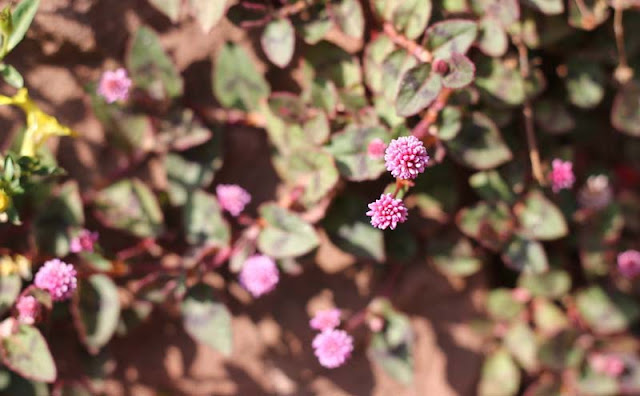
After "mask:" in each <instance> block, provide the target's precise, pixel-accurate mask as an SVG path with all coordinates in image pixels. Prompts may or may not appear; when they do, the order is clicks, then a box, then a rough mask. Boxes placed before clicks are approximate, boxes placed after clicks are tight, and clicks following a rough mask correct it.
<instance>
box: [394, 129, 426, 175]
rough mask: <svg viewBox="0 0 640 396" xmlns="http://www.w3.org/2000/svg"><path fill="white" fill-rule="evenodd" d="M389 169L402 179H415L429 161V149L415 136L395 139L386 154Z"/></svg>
mask: <svg viewBox="0 0 640 396" xmlns="http://www.w3.org/2000/svg"><path fill="white" fill-rule="evenodd" d="M384 159H385V161H386V165H387V170H388V171H389V172H391V175H393V177H396V178H400V179H415V178H416V177H418V174H419V173H422V172H424V169H425V168H426V166H427V163H428V162H429V156H428V155H427V149H425V148H424V145H423V144H422V142H421V141H420V140H419V139H418V138H416V137H415V136H404V137H401V138H398V139H394V140H392V141H391V143H390V144H389V147H387V151H386V152H385V154H384Z"/></svg>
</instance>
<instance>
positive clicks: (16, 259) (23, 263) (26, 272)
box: [13, 254, 31, 279]
mask: <svg viewBox="0 0 640 396" xmlns="http://www.w3.org/2000/svg"><path fill="white" fill-rule="evenodd" d="M13 263H14V265H15V269H16V271H17V272H18V274H20V276H21V277H22V279H31V260H29V259H28V258H26V257H24V256H23V255H21V254H16V255H15V256H13Z"/></svg>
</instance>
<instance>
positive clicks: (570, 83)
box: [565, 59, 606, 109]
mask: <svg viewBox="0 0 640 396" xmlns="http://www.w3.org/2000/svg"><path fill="white" fill-rule="evenodd" d="M567 68H568V74H567V77H566V79H565V86H566V87H567V94H568V95H569V101H570V102H571V103H572V104H574V105H575V106H578V107H580V108H583V109H591V108H594V107H596V106H597V105H598V104H600V102H601V101H602V98H603V97H604V92H605V83H606V78H605V74H604V71H603V70H602V68H601V66H600V65H599V64H598V63H595V62H589V61H587V60H584V59H572V60H571V61H569V63H568V64H567Z"/></svg>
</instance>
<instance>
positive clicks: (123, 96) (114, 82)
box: [98, 68, 132, 103]
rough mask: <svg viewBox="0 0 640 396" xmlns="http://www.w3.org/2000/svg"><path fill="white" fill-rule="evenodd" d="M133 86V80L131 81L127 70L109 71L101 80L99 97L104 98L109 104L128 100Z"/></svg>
mask: <svg viewBox="0 0 640 396" xmlns="http://www.w3.org/2000/svg"><path fill="white" fill-rule="evenodd" d="M131 84H132V83H131V79H129V76H128V74H127V71H126V70H125V69H123V68H120V69H117V70H115V71H111V70H108V71H106V72H104V74H102V77H101V78H100V83H98V95H100V96H102V97H103V98H104V100H106V101H107V103H113V102H116V101H118V100H127V99H128V98H129V89H131Z"/></svg>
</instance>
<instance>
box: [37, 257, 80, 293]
mask: <svg viewBox="0 0 640 396" xmlns="http://www.w3.org/2000/svg"><path fill="white" fill-rule="evenodd" d="M77 282H78V281H77V279H76V270H75V269H74V268H73V265H71V264H67V263H65V262H63V261H61V260H59V259H53V260H49V261H47V262H46V263H44V265H43V266H42V267H41V268H40V270H38V273H37V274H36V276H35V279H34V282H33V283H34V284H35V285H36V287H37V288H39V289H42V290H46V291H48V292H49V294H51V298H52V299H53V300H54V301H63V300H66V299H68V298H69V297H71V295H73V292H74V291H75V290H76V287H77V285H78V283H77Z"/></svg>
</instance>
